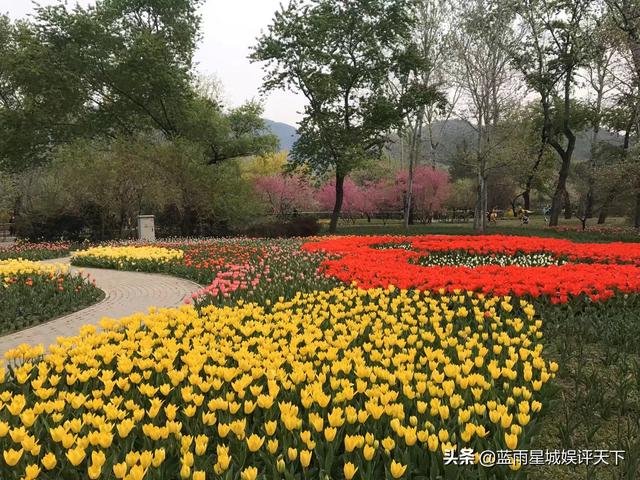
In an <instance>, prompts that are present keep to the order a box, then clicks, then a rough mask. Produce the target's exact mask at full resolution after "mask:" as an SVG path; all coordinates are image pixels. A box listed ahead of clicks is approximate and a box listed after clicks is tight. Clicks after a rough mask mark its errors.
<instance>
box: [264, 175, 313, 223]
mask: <svg viewBox="0 0 640 480" xmlns="http://www.w3.org/2000/svg"><path fill="white" fill-rule="evenodd" d="M255 190H256V193H257V194H258V196H259V198H260V200H261V202H262V204H263V205H265V206H266V208H267V210H268V212H269V213H270V214H272V215H276V216H278V217H282V218H284V217H287V216H289V215H292V214H293V213H295V212H308V211H312V210H314V208H315V207H316V201H315V198H314V197H315V191H314V189H313V187H312V186H311V185H310V184H309V182H308V180H307V179H306V178H304V177H303V176H301V175H283V174H281V173H280V174H274V175H264V176H259V177H257V178H256V179H255Z"/></svg>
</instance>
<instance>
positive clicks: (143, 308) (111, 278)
mask: <svg viewBox="0 0 640 480" xmlns="http://www.w3.org/2000/svg"><path fill="white" fill-rule="evenodd" d="M69 262H70V258H68V257H66V258H59V259H53V260H46V261H45V262H43V263H56V264H69ZM71 271H72V272H74V273H82V274H83V275H86V274H89V275H90V276H91V278H92V279H94V280H95V282H96V287H98V288H99V289H100V290H102V291H103V292H104V294H105V296H104V299H103V300H102V301H101V302H98V303H95V304H93V305H91V306H90V307H87V308H84V309H82V310H78V311H77V312H74V313H71V314H69V315H65V316H62V317H59V318H56V319H54V320H49V321H47V322H45V323H42V324H40V325H36V326H33V327H30V328H27V329H26V330H21V331H19V332H14V333H10V334H8V335H5V336H3V337H0V356H4V354H5V353H6V352H7V351H8V350H11V349H13V348H15V347H17V346H19V345H20V344H23V343H27V344H29V345H33V346H35V345H40V344H41V345H44V347H45V349H46V348H48V347H49V345H52V344H55V343H57V341H56V339H57V338H58V337H68V336H74V335H77V334H78V333H79V332H80V327H82V326H83V325H92V324H93V325H98V322H100V320H101V319H103V318H105V317H108V318H121V317H126V316H129V315H133V314H135V313H140V312H142V313H146V312H148V311H149V308H151V307H158V308H170V307H177V306H180V305H182V304H184V300H185V299H186V298H190V297H191V294H193V293H195V292H197V291H198V290H201V289H202V286H200V285H198V284H197V283H194V282H192V281H190V280H185V279H183V278H178V277H172V276H169V275H163V274H156V273H141V272H127V271H122V270H106V269H100V268H80V267H71Z"/></svg>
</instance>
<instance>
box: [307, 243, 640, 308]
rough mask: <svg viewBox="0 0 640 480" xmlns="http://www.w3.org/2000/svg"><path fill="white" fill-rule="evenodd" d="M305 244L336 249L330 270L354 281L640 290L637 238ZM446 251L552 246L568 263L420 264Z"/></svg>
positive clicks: (562, 295) (597, 293) (519, 289)
mask: <svg viewBox="0 0 640 480" xmlns="http://www.w3.org/2000/svg"><path fill="white" fill-rule="evenodd" d="M394 246H395V247H397V248H394ZM381 247H383V248H381ZM303 248H305V249H307V250H309V251H324V252H326V253H329V254H331V255H335V256H337V257H338V258H336V259H329V260H326V261H325V262H323V264H322V267H321V268H322V269H323V271H324V273H325V274H326V275H329V276H332V277H335V278H337V279H339V280H341V281H344V282H352V281H355V282H357V284H358V285H359V286H361V287H363V288H370V287H377V286H387V285H390V284H391V285H395V286H397V287H399V288H407V289H408V288H416V289H420V290H438V289H445V290H447V291H454V290H456V289H460V290H473V291H481V292H485V293H493V294H497V295H506V294H514V295H517V296H520V295H531V296H534V297H539V296H549V297H551V301H552V302H554V303H557V302H566V301H567V300H568V299H569V297H570V296H579V295H583V294H584V295H588V296H589V297H590V298H591V299H592V300H606V299H608V298H610V297H611V296H612V295H614V294H615V293H616V292H621V293H635V292H640V244H633V243H608V244H597V243H574V242H571V241H568V240H560V239H550V238H536V237H513V236H502V235H487V236H473V237H472V236H469V237H460V236H446V235H432V236H422V237H394V236H373V237H341V238H331V239H326V240H320V241H317V242H311V243H307V244H306V245H305V246H304V247H303ZM447 251H449V252H460V251H462V252H466V253H467V254H470V255H495V254H506V255H516V254H541V253H545V254H551V255H552V256H553V257H556V258H557V259H559V260H562V261H563V262H566V263H564V264H561V265H551V266H518V265H507V266H500V265H484V266H478V267H475V268H470V267H467V266H422V265H419V264H417V261H418V260H419V259H420V258H424V257H425V256H427V257H428V255H429V252H447Z"/></svg>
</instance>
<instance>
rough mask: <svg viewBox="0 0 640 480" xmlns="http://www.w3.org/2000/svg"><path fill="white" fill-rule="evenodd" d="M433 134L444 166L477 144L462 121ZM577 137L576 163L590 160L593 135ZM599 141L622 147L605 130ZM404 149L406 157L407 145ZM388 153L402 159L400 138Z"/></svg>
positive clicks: (436, 124)
mask: <svg viewBox="0 0 640 480" xmlns="http://www.w3.org/2000/svg"><path fill="white" fill-rule="evenodd" d="M433 134H434V140H435V141H436V142H438V143H439V144H440V147H439V148H438V150H437V152H436V161H437V162H438V163H439V164H441V165H443V166H448V165H450V164H451V158H452V157H453V155H454V154H455V152H456V149H458V148H463V146H464V144H465V143H466V144H467V145H468V146H469V148H473V145H474V144H475V130H474V129H473V127H471V126H470V125H469V124H468V123H466V122H464V121H462V120H449V121H448V122H447V123H442V122H434V124H433ZM576 137H577V139H576V147H575V151H574V153H573V159H574V160H575V161H576V162H580V161H584V160H588V159H589V156H590V150H591V146H590V145H591V133H590V132H587V131H584V132H578V134H577V135H576ZM423 138H427V132H426V130H425V131H424V133H423ZM599 141H600V142H606V143H610V144H612V145H622V137H621V136H619V135H614V134H612V133H610V132H607V131H604V130H601V131H600V137H599ZM404 148H405V155H406V149H407V145H406V144H405V145H404ZM387 152H388V153H389V155H390V156H391V157H392V158H395V159H399V158H400V157H401V145H400V140H399V139H398V137H395V136H394V137H392V138H391V142H390V144H389V145H388V146H387ZM423 155H424V154H423Z"/></svg>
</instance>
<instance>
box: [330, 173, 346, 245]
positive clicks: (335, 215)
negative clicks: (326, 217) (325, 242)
mask: <svg viewBox="0 0 640 480" xmlns="http://www.w3.org/2000/svg"><path fill="white" fill-rule="evenodd" d="M343 199H344V175H341V174H340V173H338V172H336V203H335V205H334V206H333V212H332V213H331V222H330V223H329V233H336V231H337V229H338V219H339V218H340V211H341V210H342V201H343Z"/></svg>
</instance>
